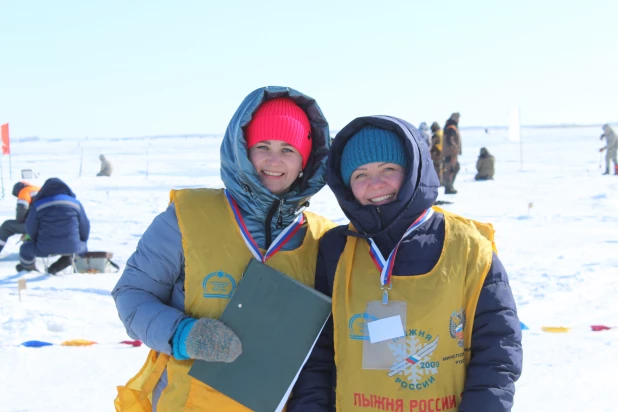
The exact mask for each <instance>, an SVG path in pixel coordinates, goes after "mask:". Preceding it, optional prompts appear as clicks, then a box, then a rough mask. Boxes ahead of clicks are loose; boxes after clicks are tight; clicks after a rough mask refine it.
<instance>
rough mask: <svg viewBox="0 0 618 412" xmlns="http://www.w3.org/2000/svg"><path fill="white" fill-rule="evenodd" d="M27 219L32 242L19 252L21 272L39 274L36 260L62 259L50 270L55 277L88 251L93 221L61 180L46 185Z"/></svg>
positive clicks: (48, 181) (50, 181) (27, 230)
mask: <svg viewBox="0 0 618 412" xmlns="http://www.w3.org/2000/svg"><path fill="white" fill-rule="evenodd" d="M33 204H34V206H32V207H31V209H30V213H28V217H27V218H26V233H27V234H28V237H29V240H28V241H26V242H24V244H22V245H21V248H20V249H19V264H18V265H17V266H16V267H15V269H17V271H18V272H21V271H36V270H37V267H36V264H35V261H36V257H37V256H39V257H47V256H51V255H62V256H61V257H60V258H59V259H58V260H57V261H56V262H54V263H53V264H52V265H51V266H50V267H49V269H48V273H50V274H52V275H55V274H56V273H58V272H60V271H61V270H63V269H65V268H67V267H69V266H70V265H71V264H72V263H73V256H72V255H82V254H84V253H86V252H87V251H88V248H87V246H86V242H87V241H88V236H89V235H90V221H89V220H88V217H87V216H86V211H85V210H84V207H83V206H82V204H81V203H80V201H79V200H77V199H76V198H75V193H73V191H72V190H71V188H70V187H69V186H68V185H67V184H66V183H64V182H63V181H62V180H60V179H58V178H55V177H52V178H50V179H47V180H46V181H45V184H43V187H41V190H40V191H39V193H38V194H37V195H36V197H35V198H34V201H33Z"/></svg>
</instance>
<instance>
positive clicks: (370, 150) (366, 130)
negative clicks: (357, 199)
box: [341, 126, 408, 187]
mask: <svg viewBox="0 0 618 412" xmlns="http://www.w3.org/2000/svg"><path fill="white" fill-rule="evenodd" d="M374 162H387V163H395V164H398V165H399V166H401V167H403V168H407V167H408V159H407V158H406V154H405V147H404V144H403V141H402V140H401V138H400V137H399V136H397V134H395V133H394V132H391V131H389V130H385V129H380V128H378V127H375V126H365V127H363V128H362V129H360V130H359V131H358V132H356V134H355V135H354V136H352V137H351V138H350V140H348V141H347V143H346V145H345V147H344V148H343V153H342V154H341V178H342V179H343V183H345V185H346V186H347V187H350V178H351V177H352V173H353V172H354V171H355V170H356V169H357V168H358V167H359V166H362V165H364V164H367V163H374Z"/></svg>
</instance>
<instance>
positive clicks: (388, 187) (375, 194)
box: [350, 162, 406, 206]
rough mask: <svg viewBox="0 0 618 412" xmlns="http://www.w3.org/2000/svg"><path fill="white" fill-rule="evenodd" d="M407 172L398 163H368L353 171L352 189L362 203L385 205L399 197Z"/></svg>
mask: <svg viewBox="0 0 618 412" xmlns="http://www.w3.org/2000/svg"><path fill="white" fill-rule="evenodd" d="M405 173H406V170H405V169H404V168H403V167H401V166H399V165H398V164H396V163H382V162H374V163H367V164H364V165H362V166H360V167H358V168H357V169H356V170H354V172H353V173H352V177H351V179H350V189H352V193H353V194H354V197H355V198H356V200H357V201H358V202H359V203H360V204H361V205H375V206H379V205H384V204H387V203H390V202H392V201H394V200H395V199H396V198H397V192H398V191H399V188H401V185H402V183H403V178H404V177H405Z"/></svg>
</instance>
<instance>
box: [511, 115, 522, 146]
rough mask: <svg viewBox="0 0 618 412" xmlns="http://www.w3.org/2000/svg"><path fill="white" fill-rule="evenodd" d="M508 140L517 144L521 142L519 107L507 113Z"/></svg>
mask: <svg viewBox="0 0 618 412" xmlns="http://www.w3.org/2000/svg"><path fill="white" fill-rule="evenodd" d="M509 140H510V141H512V142H519V141H520V140H521V125H520V123H519V107H514V108H512V109H511V111H510V113H509Z"/></svg>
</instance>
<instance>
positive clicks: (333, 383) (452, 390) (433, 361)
mask: <svg viewBox="0 0 618 412" xmlns="http://www.w3.org/2000/svg"><path fill="white" fill-rule="evenodd" d="M421 139H422V138H421V136H420V134H419V132H418V130H416V128H414V127H413V126H412V125H410V124H409V123H407V122H406V121H403V120H400V119H397V118H394V117H388V116H371V117H360V118H357V119H355V120H354V121H352V122H351V123H350V124H348V125H347V126H346V127H344V128H343V129H342V130H341V131H340V132H339V133H338V134H337V136H336V138H335V139H334V142H333V145H332V147H331V151H330V154H329V159H328V165H327V175H326V176H327V183H328V185H329V186H330V188H331V189H332V191H333V192H334V194H335V196H336V197H337V201H338V202H339V205H340V206H341V208H342V209H343V211H344V212H345V214H346V216H347V217H348V218H349V220H350V224H349V225H343V226H339V227H336V228H334V229H331V230H330V231H329V232H327V233H326V234H325V235H324V237H322V239H321V240H320V251H319V254H318V262H317V268H316V279H315V287H316V289H318V290H319V291H321V292H322V293H325V294H327V295H329V296H332V299H333V316H332V318H331V320H329V322H328V323H327V325H326V326H325V327H324V329H323V332H322V334H321V336H320V338H319V340H318V342H317V344H316V346H315V348H314V350H313V352H312V354H311V357H310V359H309V361H308V362H307V364H306V365H305V367H304V369H303V372H302V373H301V375H300V377H299V379H298V381H297V383H296V386H295V388H294V390H293V391H292V394H293V395H292V398H291V400H290V402H289V403H288V412H297V411H309V410H311V411H335V410H336V411H340V412H348V411H355V410H360V409H361V408H362V409H363V410H365V408H367V409H366V410H400V411H431V410H442V411H457V410H458V411H492V412H501V411H510V410H511V407H512V405H513V397H514V393H515V381H516V380H517V379H518V378H519V376H520V373H521V365H522V347H521V330H520V323H519V319H518V317H517V310H516V307H515V303H514V299H513V294H512V292H511V289H510V286H509V283H508V278H507V275H506V271H505V270H504V267H503V266H502V263H501V262H500V259H498V256H497V253H496V248H495V244H494V242H493V236H494V231H493V227H492V226H491V225H490V224H484V223H480V222H476V221H474V220H470V219H467V218H464V217H462V216H458V215H456V214H453V213H450V212H447V211H445V210H442V209H439V208H437V207H432V206H433V204H434V202H435V200H436V198H437V194H438V187H439V184H440V183H439V181H438V177H437V175H436V172H435V170H434V167H433V162H432V161H431V155H430V154H429V149H428V148H427V146H426V145H425V144H422V143H421Z"/></svg>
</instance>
